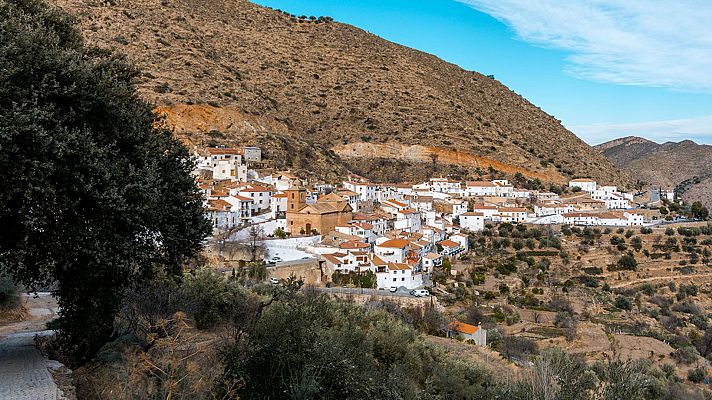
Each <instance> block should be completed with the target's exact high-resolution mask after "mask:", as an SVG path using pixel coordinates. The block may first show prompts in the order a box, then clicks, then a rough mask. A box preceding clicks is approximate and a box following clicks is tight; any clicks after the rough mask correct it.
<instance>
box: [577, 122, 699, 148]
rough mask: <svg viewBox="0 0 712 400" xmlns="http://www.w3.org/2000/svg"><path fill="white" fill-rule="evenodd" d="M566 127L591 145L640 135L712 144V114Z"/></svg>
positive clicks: (662, 139)
mask: <svg viewBox="0 0 712 400" xmlns="http://www.w3.org/2000/svg"><path fill="white" fill-rule="evenodd" d="M567 128H568V129H569V130H571V131H572V132H574V133H576V135H578V136H579V137H580V138H582V139H583V140H585V141H586V142H587V143H590V144H599V143H603V142H607V141H609V140H612V139H616V138H620V137H624V136H640V137H644V138H646V139H648V140H652V141H654V142H658V143H662V142H667V141H674V142H678V141H681V140H685V139H690V140H693V141H695V142H697V143H704V144H712V115H706V116H702V117H696V118H687V119H675V120H667V121H649V122H636V123H628V124H590V125H574V126H567Z"/></svg>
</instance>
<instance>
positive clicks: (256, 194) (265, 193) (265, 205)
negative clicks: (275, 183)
mask: <svg viewBox="0 0 712 400" xmlns="http://www.w3.org/2000/svg"><path fill="white" fill-rule="evenodd" d="M272 193H274V191H273V190H272V189H270V188H268V187H265V186H259V185H249V186H247V187H244V188H242V189H240V190H239V191H238V194H239V195H240V196H242V197H248V198H250V199H252V213H253V214H255V213H259V212H261V211H264V210H268V209H270V207H271V206H272V200H271V199H272Z"/></svg>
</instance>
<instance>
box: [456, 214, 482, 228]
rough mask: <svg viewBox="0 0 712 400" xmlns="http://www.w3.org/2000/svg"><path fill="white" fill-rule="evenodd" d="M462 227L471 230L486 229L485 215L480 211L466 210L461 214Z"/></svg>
mask: <svg viewBox="0 0 712 400" xmlns="http://www.w3.org/2000/svg"><path fill="white" fill-rule="evenodd" d="M460 227H461V228H463V229H467V230H468V231H471V232H480V231H482V230H483V229H485V216H484V214H482V213H479V212H466V213H464V214H462V215H460Z"/></svg>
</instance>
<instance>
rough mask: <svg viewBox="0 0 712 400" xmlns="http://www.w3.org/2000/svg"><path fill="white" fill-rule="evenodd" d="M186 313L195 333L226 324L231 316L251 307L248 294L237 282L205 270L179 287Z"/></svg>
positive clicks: (187, 279)
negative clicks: (190, 317)
mask: <svg viewBox="0 0 712 400" xmlns="http://www.w3.org/2000/svg"><path fill="white" fill-rule="evenodd" d="M182 291H183V296H184V301H185V309H186V311H188V313H189V314H190V315H192V316H193V318H194V320H195V324H196V327H197V328H198V329H210V328H213V327H215V326H216V325H218V324H219V323H224V322H226V321H227V322H229V321H230V319H231V318H230V317H231V314H233V313H235V312H236V311H237V310H239V309H242V308H244V307H249V306H251V304H250V302H249V301H248V297H249V296H248V292H247V291H246V290H245V288H244V287H243V286H241V285H240V284H238V283H237V281H236V280H232V279H230V280H227V279H225V278H224V277H223V276H221V275H218V274H215V273H212V272H210V271H207V270H204V271H199V272H198V273H197V275H196V276H194V277H188V278H186V280H185V283H184V285H183V287H182Z"/></svg>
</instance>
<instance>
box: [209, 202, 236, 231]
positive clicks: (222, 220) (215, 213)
mask: <svg viewBox="0 0 712 400" xmlns="http://www.w3.org/2000/svg"><path fill="white" fill-rule="evenodd" d="M206 213H207V215H208V220H209V221H210V223H211V224H212V225H213V229H214V230H216V231H227V230H228V229H230V228H232V227H234V226H236V225H238V224H240V222H241V221H240V214H239V211H238V210H237V209H235V207H233V206H232V204H230V203H228V202H227V201H225V200H224V199H216V200H208V202H207V208H206Z"/></svg>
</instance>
